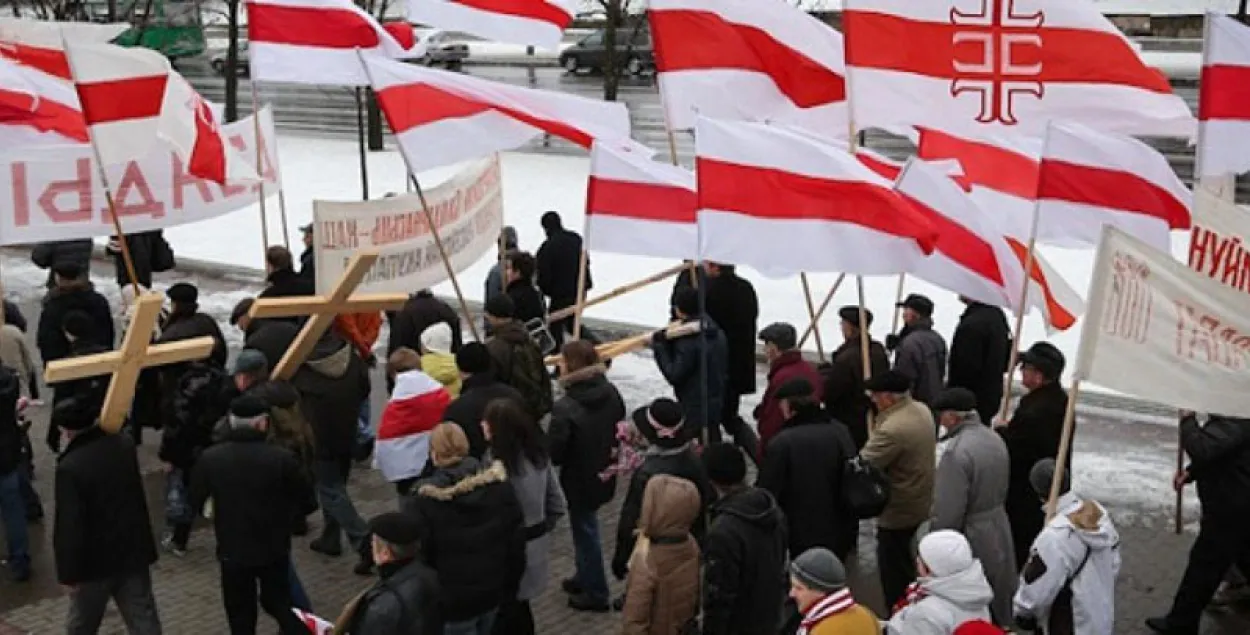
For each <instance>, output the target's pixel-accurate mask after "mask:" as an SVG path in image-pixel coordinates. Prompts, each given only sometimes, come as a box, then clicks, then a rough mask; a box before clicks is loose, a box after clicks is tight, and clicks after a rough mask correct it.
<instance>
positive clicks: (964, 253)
mask: <svg viewBox="0 0 1250 635" xmlns="http://www.w3.org/2000/svg"><path fill="white" fill-rule="evenodd" d="M907 199H908V200H909V201H910V202H911V203H912V205H915V206H916V209H918V210H920V211H921V213H923V214H924V215H925V216H926V217H927V218H928V219H929V223H931V224H932V225H933V229H934V230H935V231H937V237H938V238H937V251H938V252H940V253H941V254H942V255H944V256H946V257H947V258H950V259H951V260H953V261H954V262H956V263H958V264H959V266H961V267H963V268H964V269H967V270H969V271H971V272H973V273H975V274H977V275H978V276H981V277H982V278H985V279H986V280H989V281H990V282H993V283H994V284H997V285H998V286H1000V287H1001V286H1003V284H1004V283H1003V272H1002V269H1000V268H999V266H998V256H996V255H995V254H994V247H993V246H992V245H990V244H989V243H988V242H985V239H984V238H981V237H980V236H978V235H977V234H975V233H973V232H972V230H970V229H968V228H967V227H964V226H963V225H961V224H959V223H958V222H955V221H953V220H951V219H950V218H947V217H946V216H945V215H943V214H942V213H941V212H939V211H937V210H935V209H933V208H931V207H929V206H928V205H925V204H924V203H922V202H920V201H918V200H916V199H914V198H911V197H907Z"/></svg>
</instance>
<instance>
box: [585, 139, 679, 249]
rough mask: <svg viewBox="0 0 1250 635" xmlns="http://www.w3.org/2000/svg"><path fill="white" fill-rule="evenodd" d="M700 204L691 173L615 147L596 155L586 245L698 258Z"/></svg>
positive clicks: (601, 149)
mask: <svg viewBox="0 0 1250 635" xmlns="http://www.w3.org/2000/svg"><path fill="white" fill-rule="evenodd" d="M697 207H698V200H697V198H696V196H695V178H694V174H693V173H692V172H690V171H689V170H687V169H685V168H682V167H678V166H675V165H669V164H667V163H660V162H658V161H654V160H652V159H651V158H649V157H648V156H646V154H645V153H639V152H636V151H634V150H633V149H632V148H628V147H624V148H623V147H619V146H617V145H615V144H598V143H596V144H595V146H594V148H593V149H592V150H591V152H590V180H589V183H588V184H587V187H586V246H587V248H588V249H594V250H596V251H606V252H610V253H618V254H630V255H634V256H651V257H655V258H673V259H681V260H687V259H695V258H697V257H698V252H699V236H698V234H699V227H698V223H697V219H696V216H695V212H696V209H697Z"/></svg>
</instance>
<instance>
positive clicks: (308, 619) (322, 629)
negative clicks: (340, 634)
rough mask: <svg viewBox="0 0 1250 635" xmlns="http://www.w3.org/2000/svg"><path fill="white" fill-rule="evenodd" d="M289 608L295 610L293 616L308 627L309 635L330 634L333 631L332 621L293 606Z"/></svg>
mask: <svg viewBox="0 0 1250 635" xmlns="http://www.w3.org/2000/svg"><path fill="white" fill-rule="evenodd" d="M291 610H292V611H295V616H296V617H298V618H299V620H300V621H301V622H303V623H304V626H305V627H307V628H308V633H309V635H331V633H333V632H334V622H331V621H329V620H326V619H322V618H320V617H318V616H316V615H314V614H313V613H309V612H307V611H301V610H300V609H295V608H293V609H291Z"/></svg>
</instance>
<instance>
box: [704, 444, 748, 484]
mask: <svg viewBox="0 0 1250 635" xmlns="http://www.w3.org/2000/svg"><path fill="white" fill-rule="evenodd" d="M703 469H704V470H705V471H706V472H707V477H708V480H710V481H712V482H713V483H715V484H717V485H721V486H726V485H741V484H742V483H743V481H745V480H746V478H747V461H746V458H744V457H743V456H742V451H741V450H739V449H738V447H737V446H735V445H733V444H732V443H713V444H712V445H709V446H707V449H705V450H703Z"/></svg>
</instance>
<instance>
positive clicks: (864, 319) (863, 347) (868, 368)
mask: <svg viewBox="0 0 1250 635" xmlns="http://www.w3.org/2000/svg"><path fill="white" fill-rule="evenodd" d="M855 286H856V287H857V291H859V349H860V351H859V357H860V361H861V362H863V364H864V381H868V378H870V377H872V361H871V358H870V356H869V355H868V347H869V345H870V340H869V338H868V314H867V309H865V308H864V277H863V276H855ZM875 419H876V418H875V417H873V416H872V410H871V409H869V410H868V434H869V436H871V435H872V433H873V431H874V429H875V428H876V421H875Z"/></svg>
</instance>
